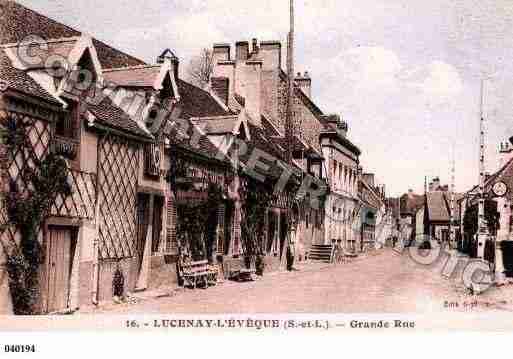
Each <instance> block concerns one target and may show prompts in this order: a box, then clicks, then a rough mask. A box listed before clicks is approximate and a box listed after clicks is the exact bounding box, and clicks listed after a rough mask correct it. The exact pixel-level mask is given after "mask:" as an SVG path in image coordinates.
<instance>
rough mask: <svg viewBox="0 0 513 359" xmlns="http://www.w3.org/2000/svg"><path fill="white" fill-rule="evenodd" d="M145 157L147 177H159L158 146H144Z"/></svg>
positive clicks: (160, 155)
mask: <svg viewBox="0 0 513 359" xmlns="http://www.w3.org/2000/svg"><path fill="white" fill-rule="evenodd" d="M145 157H146V158H145V161H144V162H145V167H146V174H147V175H148V176H159V175H160V162H161V157H162V154H161V151H160V146H159V145H158V144H155V143H151V144H148V145H146V149H145Z"/></svg>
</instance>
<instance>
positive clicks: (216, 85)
mask: <svg viewBox="0 0 513 359" xmlns="http://www.w3.org/2000/svg"><path fill="white" fill-rule="evenodd" d="M210 83H211V86H212V90H213V91H214V92H215V94H216V95H217V97H219V98H220V99H221V101H223V103H224V104H225V105H226V106H228V99H229V95H230V79H229V78H228V77H212V78H211V79H210Z"/></svg>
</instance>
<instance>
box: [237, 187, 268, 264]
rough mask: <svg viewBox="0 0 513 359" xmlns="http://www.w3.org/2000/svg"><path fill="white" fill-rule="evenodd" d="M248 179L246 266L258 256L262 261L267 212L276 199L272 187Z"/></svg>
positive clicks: (244, 230) (243, 226)
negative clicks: (265, 186)
mask: <svg viewBox="0 0 513 359" xmlns="http://www.w3.org/2000/svg"><path fill="white" fill-rule="evenodd" d="M263 186H264V185H263V184H259V183H258V182H257V181H256V180H252V179H248V182H247V185H246V188H245V191H244V192H245V193H244V195H245V196H244V201H243V204H242V221H241V239H242V250H243V253H244V257H245V258H246V266H248V263H250V261H251V260H252V259H253V258H255V257H256V259H257V261H260V260H261V258H259V257H260V256H262V255H263V249H264V243H265V233H266V232H265V228H266V221H265V218H266V214H267V210H268V209H269V207H270V205H271V202H272V201H273V199H274V195H273V194H272V193H273V192H272V189H269V188H264V187H263Z"/></svg>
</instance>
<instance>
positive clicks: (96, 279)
mask: <svg viewBox="0 0 513 359" xmlns="http://www.w3.org/2000/svg"><path fill="white" fill-rule="evenodd" d="M108 135H109V132H108V131H107V132H106V133H105V134H103V136H101V137H100V138H99V139H98V144H99V143H100V142H101V141H102V140H105V139H106V138H107V136H108ZM96 151H97V156H96V161H97V169H96V176H98V172H99V166H98V163H99V162H98V161H99V158H100V156H99V155H100V146H99V145H98V146H97V149H96ZM98 187H99V183H98V180H97V181H96V206H95V209H94V221H95V233H94V239H93V290H92V293H91V302H92V303H93V305H95V306H97V305H98V304H99V300H98V292H99V287H100V266H99V254H100V253H99V241H100V191H99V188H98Z"/></svg>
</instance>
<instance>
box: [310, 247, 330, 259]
mask: <svg viewBox="0 0 513 359" xmlns="http://www.w3.org/2000/svg"><path fill="white" fill-rule="evenodd" d="M332 252H333V245H332V244H327V245H324V244H312V246H311V247H310V251H309V253H308V259H309V260H311V261H319V262H325V263H331V254H332Z"/></svg>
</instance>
